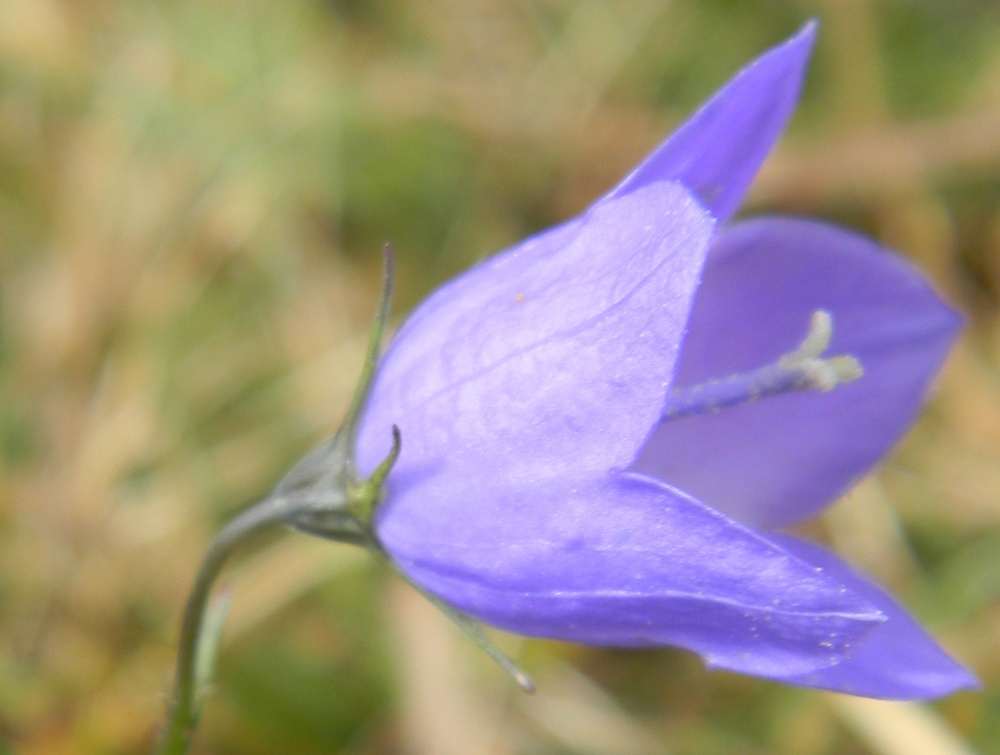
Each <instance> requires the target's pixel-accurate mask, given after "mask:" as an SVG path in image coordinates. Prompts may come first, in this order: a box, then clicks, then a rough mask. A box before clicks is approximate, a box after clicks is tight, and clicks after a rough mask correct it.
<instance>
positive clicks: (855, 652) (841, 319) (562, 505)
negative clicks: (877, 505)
mask: <svg viewBox="0 0 1000 755" xmlns="http://www.w3.org/2000/svg"><path fill="white" fill-rule="evenodd" d="M814 34H815V28H814V26H813V25H809V26H807V27H805V28H804V29H803V30H802V31H801V32H799V33H798V34H797V35H796V36H795V37H793V38H791V39H790V40H788V41H787V42H785V43H784V44H782V45H780V46H778V47H776V48H774V49H773V50H771V51H770V52H768V53H766V54H765V55H763V56H762V57H760V58H759V59H758V60H756V61H755V62H754V63H752V64H751V65H750V66H748V67H747V68H746V69H745V70H743V71H742V72H741V73H740V74H739V75H737V76H736V77H735V78H734V79H733V80H732V81H731V82H730V83H729V84H727V85H726V86H725V87H723V88H722V89H721V90H720V91H719V92H718V93H717V94H716V95H715V96H714V97H713V98H712V99H711V100H709V101H708V103H707V104H705V105H704V106H703V107H702V108H701V109H700V110H699V111H698V112H697V113H696V114H695V115H694V116H693V117H692V118H691V119H690V120H689V121H687V122H686V123H685V124H684V125H682V126H681V127H680V128H679V129H678V130H677V132H676V133H675V134H674V135H673V136H672V137H670V138H669V139H668V140H667V141H666V142H665V143H663V144H662V145H661V146H660V147H659V148H657V149H656V150H655V151H654V152H653V153H652V154H651V155H650V156H649V157H647V158H646V159H645V161H643V162H642V163H641V164H640V165H639V166H638V167H637V168H635V169H634V170H633V171H632V173H630V174H629V175H628V176H627V177H626V178H625V179H624V180H623V181H622V182H621V183H620V184H618V186H616V187H615V188H614V189H613V190H612V191H611V192H610V193H608V194H606V195H605V196H604V197H602V198H601V199H599V200H598V201H597V202H596V203H595V204H594V205H593V206H591V207H590V208H589V209H587V210H586V211H585V212H584V213H583V214H581V215H580V216H579V217H576V218H574V219H572V220H569V221H567V222H565V223H563V224H561V225H559V226H557V227H555V228H552V229H549V230H547V231H544V232H542V233H540V234H538V235H537V236H534V237H532V238H530V239H528V240H526V241H524V242H522V243H521V244H519V245H517V246H516V247H514V248H513V249H510V250H508V251H506V252H504V253H503V254H500V255H498V256H496V257H494V258H492V259H490V260H488V261H486V262H485V263H483V264H481V265H479V266H478V267H476V268H474V269H472V270H471V271H469V272H467V273H465V274H464V275H462V276H460V277H459V278H457V279H455V280H453V281H451V282H450V283H448V284H447V285H445V286H444V287H442V288H441V289H440V290H438V291H437V292H436V293H435V294H433V295H432V296H431V297H430V298H429V299H427V301H425V302H424V303H423V304H422V305H421V306H420V307H419V308H418V309H417V310H416V311H415V312H414V313H413V314H412V316H411V317H410V318H409V320H408V321H407V322H406V323H405V324H404V326H403V327H402V328H401V329H400V330H399V332H398V333H397V335H396V337H395V339H394V341H393V343H392V344H391V346H390V347H389V349H388V351H387V353H386V355H385V357H384V359H383V361H382V363H381V366H380V369H379V371H378V374H377V376H376V378H375V382H374V385H373V387H372V391H371V394H370V397H369V399H368V403H367V406H366V409H365V411H364V415H363V419H362V421H361V425H360V433H359V437H358V445H357V453H358V465H359V468H360V470H362V471H364V472H370V471H371V470H374V469H375V468H376V467H377V466H378V465H379V463H380V462H382V460H383V459H384V458H385V457H386V456H387V454H389V453H390V441H391V434H390V428H392V427H393V426H398V428H399V430H400V432H401V435H402V452H401V454H400V455H399V458H398V460H397V461H396V464H395V467H394V468H393V469H392V472H391V474H389V476H388V479H387V481H386V485H385V490H384V497H383V500H382V503H381V504H380V505H379V507H378V510H377V512H376V514H375V520H374V527H375V533H376V536H377V539H378V541H379V543H380V545H381V547H382V549H384V551H385V552H386V553H387V554H388V555H389V556H390V558H391V559H392V560H393V561H394V562H395V564H396V565H397V566H398V568H399V569H400V570H401V571H402V572H403V573H404V574H405V575H406V576H407V577H408V578H409V579H410V580H412V581H413V582H414V583H415V584H417V585H419V586H420V587H421V588H423V589H424V590H426V591H427V592H429V593H431V594H433V595H435V596H437V597H438V598H440V599H441V600H443V601H445V602H446V603H448V604H450V605H451V606H453V607H455V608H456V609H457V610H458V611H461V612H463V613H464V614H467V615H468V616H471V617H474V618H476V619H479V620H482V621H483V622H486V623H488V624H490V625H493V626H496V627H500V628H503V629H506V630H509V631H512V632H517V633H520V634H525V635H535V636H542V637H550V638H557V639H562V640H569V641H574V642H582V643H589V644H594V645H614V646H655V645H675V646H680V647H683V648H687V649H689V650H692V651H694V652H696V653H698V654H699V655H700V656H701V657H702V658H703V659H704V660H705V662H706V663H707V665H709V666H710V667H714V668H723V669H730V670H733V671H738V672H743V673H747V674H754V675H758V676H762V677H767V678H770V679H776V680H780V681H784V682H789V683H792V684H798V685H805V686H812V687H821V688H827V689H833V690H840V691H843V692H849V693H853V694H858V695H866V696H872V697H882V698H899V699H910V698H929V697H934V696H939V695H943V694H946V693H949V692H952V691H954V690H956V689H959V688H963V687H969V686H974V685H975V684H976V681H975V679H974V678H973V677H972V676H971V675H970V674H969V673H968V672H967V671H966V670H965V669H964V668H962V667H961V666H960V665H959V664H958V663H956V662H955V661H954V660H952V659H951V658H949V656H948V655H946V654H945V653H944V651H942V650H941V649H940V648H939V647H938V646H937V644H935V642H934V640H932V639H931V638H930V637H929V636H928V635H927V634H926V633H924V631H923V630H922V629H920V628H919V626H918V625H917V624H916V623H915V622H914V620H913V619H912V618H910V617H909V616H908V615H907V614H906V613H905V611H904V610H903V609H902V608H900V607H899V606H898V605H897V604H896V603H895V602H894V601H893V599H892V598H890V597H889V596H888V595H886V594H885V593H884V592H883V591H882V590H881V589H879V588H878V587H876V586H875V585H873V584H872V583H871V582H869V581H868V580H867V579H866V578H864V577H862V576H860V575H859V574H857V573H856V572H855V571H853V570H852V569H851V568H850V567H849V566H847V565H846V564H845V563H844V562H843V561H841V560H840V559H838V558H837V557H836V556H834V555H833V554H831V553H829V552H827V551H826V550H824V549H822V548H820V547H818V546H815V545H811V544H808V543H806V542H803V541H802V540H800V539H797V538H795V537H793V536H790V535H786V534H782V533H781V532H780V531H781V530H782V528H785V527H787V526H788V525H792V524H795V523H797V522H799V521H801V520H803V519H805V518H807V517H810V516H812V515H814V514H815V513H817V512H818V511H820V510H821V509H822V508H823V507H824V506H826V505H827V504H829V503H830V502H831V501H833V500H834V499H836V498H837V497H838V496H839V495H841V494H842V493H844V492H845V491H847V490H848V489H849V488H850V487H851V485H852V484H853V483H854V482H856V481H857V480H858V479H859V478H860V477H861V476H862V475H864V474H865V473H866V472H867V471H868V470H869V469H870V468H871V467H872V466H873V465H874V464H875V463H876V462H877V461H878V460H879V459H880V458H881V457H882V456H884V455H885V453H886V452H887V451H888V450H889V449H890V448H891V446H892V445H893V444H894V443H895V442H896V440H897V439H898V438H899V437H900V436H901V434H902V433H903V432H904V430H905V429H906V427H907V426H908V425H909V424H910V422H911V421H912V419H913V417H914V415H915V414H916V412H917V411H918V409H919V408H920V406H921V404H922V402H923V399H924V396H925V394H926V391H927V389H928V386H929V383H930V382H931V380H932V379H933V377H934V375H935V373H936V372H937V370H938V369H939V367H940V365H941V363H942V361H943V360H944V358H945V356H946V354H947V352H948V350H949V347H950V345H951V343H952V341H953V339H954V338H955V336H956V333H957V331H958V329H959V325H960V322H959V318H958V317H957V316H956V315H955V313H953V312H952V310H951V309H949V308H948V307H947V306H946V305H945V304H944V303H943V302H942V301H941V300H940V299H939V298H938V296H937V295H936V294H935V293H934V292H933V291H932V290H931V288H930V287H929V286H928V285H927V283H926V282H925V281H924V280H923V279H922V278H921V277H920V275H919V274H918V273H917V272H915V271H914V270H913V269H912V268H911V267H910V266H909V265H908V264H907V263H906V262H904V261H903V260H901V259H900V258H898V257H896V256H894V255H893V254H892V253H890V252H889V251H887V250H885V249H883V248H882V247H880V246H879V245H878V244H876V243H875V242H873V241H870V240H868V239H865V238H862V237H860V236H857V235H854V234H852V233H850V232H848V231H844V230H841V229H838V228H835V227H832V226H829V225H826V224H823V223H819V222H815V221H810V220H801V219H791V218H760V219H754V220H749V221H740V222H735V223H730V219H731V216H732V215H733V213H734V212H735V210H736V209H737V207H738V205H739V203H740V200H741V199H742V197H743V195H744V193H745V191H746V190H747V187H748V185H749V184H750V182H751V180H752V179H753V176H754V174H755V173H756V172H757V169H758V167H759V166H760V164H761V162H762V161H763V160H764V158H765V156H766V155H767V153H768V152H769V150H770V149H771V147H772V145H773V143H774V142H775V140H776V139H777V137H778V136H779V134H780V132H781V131H782V129H783V128H784V125H785V123H786V121H787V119H788V117H789V115H790V113H791V111H792V109H793V107H794V105H795V103H796V100H797V98H798V94H799V90H800V86H801V82H802V78H803V74H804V70H805V65H806V61H807V58H808V56H809V52H810V49H811V47H812V43H813V38H814ZM810 323H812V324H811V325H810ZM807 333H808V337H806V338H805V341H804V342H803V337H804V336H806V334H807ZM828 355H829V356H828ZM862 372H863V374H862Z"/></svg>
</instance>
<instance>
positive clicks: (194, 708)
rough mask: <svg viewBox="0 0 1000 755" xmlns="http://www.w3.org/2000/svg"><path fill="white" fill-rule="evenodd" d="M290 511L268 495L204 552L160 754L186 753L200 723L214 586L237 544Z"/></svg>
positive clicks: (189, 606) (184, 627)
mask: <svg viewBox="0 0 1000 755" xmlns="http://www.w3.org/2000/svg"><path fill="white" fill-rule="evenodd" d="M287 514H288V511H287V504H286V502H285V500H284V499H283V498H266V499H264V500H263V501H261V502H260V503H258V504H256V505H255V506H252V507H250V508H249V509H247V510H245V511H243V512H242V513H241V514H239V515H237V516H236V518H235V519H233V520H232V521H231V522H230V523H229V524H228V525H226V527H225V528H224V529H223V530H222V532H220V533H219V534H218V536H217V537H216V538H215V540H214V541H213V542H212V545H211V547H210V548H209V550H208V553H207V554H206V555H205V560H204V561H202V564H201V568H200V569H199V570H198V576H197V577H196V578H195V581H194V587H193V588H192V590H191V595H190V596H189V597H188V602H187V606H186V607H185V609H184V620H183V622H182V624H181V636H180V647H179V648H178V651H177V672H176V677H175V679H174V694H173V697H172V700H171V704H170V712H169V716H168V719H167V724H166V728H165V729H164V732H163V738H162V739H161V740H160V745H159V748H158V749H157V753H159V755H181V754H182V753H184V752H187V748H188V745H189V744H190V740H191V736H192V734H193V733H194V728H195V726H196V725H197V723H198V715H199V712H200V711H199V704H198V693H199V691H200V690H199V689H198V688H199V686H200V684H201V682H202V681H203V677H204V676H205V674H204V673H199V668H198V658H199V656H200V655H201V653H199V645H200V642H201V638H202V632H203V629H204V625H205V614H206V611H207V609H208V604H209V598H210V597H211V593H212V586H213V585H214V584H215V580H216V578H217V577H218V576H219V573H220V572H221V571H222V567H223V566H224V565H225V562H226V559H228V558H229V556H230V554H232V552H233V551H234V550H235V549H236V547H237V546H238V545H240V544H241V543H243V542H245V541H246V540H248V539H250V538H251V537H252V536H254V535H256V534H257V533H258V532H260V531H261V530H263V529H265V528H267V527H269V526H270V525H272V524H276V523H279V522H280V521H281V520H282V519H283V517H285V516H287Z"/></svg>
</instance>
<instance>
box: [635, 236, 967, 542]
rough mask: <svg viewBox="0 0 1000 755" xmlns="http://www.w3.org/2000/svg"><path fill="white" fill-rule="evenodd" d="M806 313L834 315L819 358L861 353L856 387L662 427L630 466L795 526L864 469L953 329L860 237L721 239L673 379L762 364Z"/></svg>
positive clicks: (741, 512)
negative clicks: (827, 345) (822, 311)
mask: <svg viewBox="0 0 1000 755" xmlns="http://www.w3.org/2000/svg"><path fill="white" fill-rule="evenodd" d="M817 309H826V310H828V311H829V312H831V313H832V315H833V342H832V344H831V346H830V349H829V353H830V354H831V355H833V354H851V355H853V356H855V357H857V358H858V359H860V361H861V363H862V365H863V367H864V370H865V374H864V376H863V377H862V378H861V379H860V380H858V381H857V382H855V383H851V384H849V385H843V386H839V387H837V388H836V389H834V390H833V391H830V392H828V393H820V392H818V391H808V392H803V393H797V394H786V395H783V396H777V397H774V398H768V399H765V400H762V401H759V402H757V403H753V404H744V405H742V406H737V407H734V408H732V409H727V410H725V411H722V412H719V413H718V414H702V415H698V416H694V417H689V418H685V419H680V420H676V421H673V422H664V423H662V424H661V425H660V426H659V427H658V428H657V429H656V431H655V432H654V433H653V435H652V436H651V438H650V440H649V442H648V443H647V445H646V447H645V448H644V449H643V451H642V455H641V457H640V459H639V461H638V462H637V463H636V465H635V467H636V469H637V470H639V471H641V472H644V473H646V474H650V475H652V476H654V477H657V478H659V479H663V480H667V481H669V482H670V484H672V485H675V486H676V487H679V488H681V489H683V490H686V491H688V492H689V493H691V494H692V495H695V496H697V497H698V498H700V499H701V500H703V501H705V502H706V503H708V504H710V505H711V506H714V507H715V508H717V509H719V510H721V511H724V512H726V513H727V514H729V515H730V516H732V517H734V518H736V519H739V520H741V521H743V522H747V523H749V524H751V525H755V526H775V527H778V526H784V525H787V524H790V523H792V522H796V521H799V520H802V519H805V518H806V517H808V516H810V515H811V514H813V513H815V512H816V511H817V510H819V509H820V508H822V507H823V506H825V505H826V504H827V503H829V502H830V501H832V500H833V499H834V498H836V497H837V496H838V495H840V494H841V493H843V492H844V491H845V490H846V489H847V488H848V487H849V486H850V485H851V484H852V483H853V482H854V481H855V480H856V479H857V478H859V477H860V476H861V475H863V474H864V473H865V472H867V471H868V469H869V468H870V467H871V466H872V465H873V464H875V462H876V461H878V459H879V458H880V457H882V456H883V455H884V454H885V453H886V451H887V450H888V449H889V448H890V447H891V446H892V445H893V444H894V443H895V442H896V441H897V439H898V438H899V437H900V435H902V433H903V431H904V430H905V429H906V427H907V425H908V424H909V423H910V422H911V421H912V419H913V416H914V414H915V413H916V412H917V410H918V409H919V407H920V405H921V403H922V402H923V399H924V396H925V393H926V391H927V388H928V385H929V383H930V381H931V380H932V379H933V377H934V375H935V373H937V371H938V369H939V368H940V366H941V363H942V361H943V360H944V358H945V356H946V355H947V353H948V349H949V347H950V345H951V343H952V340H953V339H954V337H955V334H956V332H957V330H958V327H959V325H960V321H959V318H958V317H957V316H956V315H955V313H954V312H953V311H952V310H951V309H949V308H948V307H947V306H946V305H945V304H944V303H942V302H941V300H940V299H939V298H938V296H937V295H936V294H935V293H934V292H933V291H932V290H931V288H930V287H929V286H928V285H927V283H926V282H925V281H924V280H923V279H922V278H921V277H920V276H919V274H918V273H917V272H915V271H914V270H913V269H912V268H911V267H910V266H909V265H908V264H907V263H905V262H904V261H903V260H901V259H899V258H898V257H895V256H893V255H891V254H889V253H887V252H886V250H885V249H883V248H881V247H879V246H878V245H877V244H875V243H874V242H872V241H869V240H867V239H864V238H861V237H859V236H855V235H853V234H851V233H847V232H846V231H842V230H839V229H836V228H833V227H830V226H826V225H821V224H819V223H814V222H809V221H802V220H792V219H762V220H754V221H751V222H746V223H742V224H738V225H736V226H734V227H732V228H730V229H728V230H727V231H726V232H724V233H723V234H720V236H719V237H718V238H717V239H716V241H715V242H714V243H713V248H712V251H711V253H710V255H709V261H708V263H707V265H706V268H705V275H704V281H703V283H702V286H701V288H700V289H699V291H698V296H697V298H696V301H695V306H694V308H693V310H692V314H691V323H690V331H689V332H688V335H687V337H686V338H685V343H684V351H683V354H682V356H681V364H680V366H679V368H678V373H677V380H676V385H678V386H693V385H697V384H699V383H703V382H705V381H707V380H711V379H712V378H718V377H722V376H725V375H729V374H732V373H734V372H743V371H746V370H750V369H753V368H756V367H760V366H763V365H765V364H770V363H773V362H774V361H776V360H777V359H778V358H779V357H780V356H781V355H782V354H783V353H787V352H788V351H790V350H792V349H794V348H795V346H796V345H797V344H798V343H799V341H800V340H801V339H802V337H803V335H804V333H805V330H806V329H807V327H808V322H809V318H810V315H811V313H812V312H813V311H815V310H817Z"/></svg>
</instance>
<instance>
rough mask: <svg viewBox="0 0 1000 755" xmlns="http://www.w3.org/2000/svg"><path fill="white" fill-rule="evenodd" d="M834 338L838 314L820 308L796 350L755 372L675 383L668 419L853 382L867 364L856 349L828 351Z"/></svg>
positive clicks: (824, 389) (668, 405)
mask: <svg viewBox="0 0 1000 755" xmlns="http://www.w3.org/2000/svg"><path fill="white" fill-rule="evenodd" d="M832 338H833V316H832V315H831V314H830V313H829V312H827V311H826V310H823V309H818V310H816V311H815V312H813V315H812V319H811V321H810V323H809V332H808V333H806V337H805V338H804V339H803V340H802V343H801V344H799V346H798V348H796V349H795V350H794V351H791V352H789V353H787V354H785V355H784V356H782V357H781V358H779V359H778V361H777V362H774V363H773V364H769V365H765V366H764V367H759V368H757V369H755V370H751V371H749V372H738V373H735V374H733V375H727V376H726V377H722V378H717V379H715V380H709V381H706V382H704V383H699V384H697V385H693V386H690V387H686V388H675V389H674V390H673V391H671V393H670V395H669V396H668V397H667V404H666V406H665V407H664V409H663V415H662V421H667V420H674V419H681V418H683V417H691V416H695V415H698V414H707V413H710V412H711V413H716V412H720V411H722V410H723V409H729V408H731V407H734V406H739V405H741V404H752V403H753V402H755V401H758V400H759V399H762V398H767V397H770V396H780V395H782V394H784V393H794V392H798V391H808V390H817V391H822V392H824V393H826V392H828V391H832V390H833V389H834V388H836V387H837V386H840V385H846V384H847V383H853V382H854V381H855V380H858V379H859V378H861V377H862V376H863V375H864V368H863V367H862V366H861V362H860V361H858V360H857V359H856V358H855V357H853V356H850V355H838V356H833V357H824V356H823V354H824V353H825V352H826V350H827V349H828V348H829V347H830V341H831V340H832Z"/></svg>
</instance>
